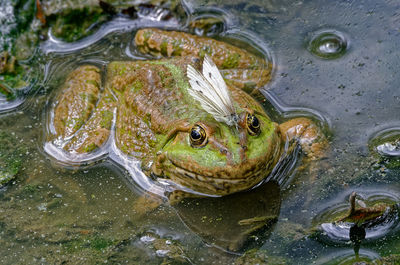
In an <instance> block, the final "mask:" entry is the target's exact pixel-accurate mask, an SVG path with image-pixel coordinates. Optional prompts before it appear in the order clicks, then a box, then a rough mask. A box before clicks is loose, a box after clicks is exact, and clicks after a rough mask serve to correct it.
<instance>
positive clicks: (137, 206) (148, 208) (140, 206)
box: [133, 192, 164, 217]
mask: <svg viewBox="0 0 400 265" xmlns="http://www.w3.org/2000/svg"><path fill="white" fill-rule="evenodd" d="M162 204H164V201H163V200H162V198H160V197H159V196H156V195H154V194H152V193H151V192H146V193H144V194H143V195H142V196H140V197H139V198H138V199H136V200H135V202H134V203H133V211H134V212H135V213H136V214H137V216H138V217H141V216H144V215H146V214H149V213H151V212H153V211H155V210H156V209H157V208H158V207H159V206H160V205H162Z"/></svg>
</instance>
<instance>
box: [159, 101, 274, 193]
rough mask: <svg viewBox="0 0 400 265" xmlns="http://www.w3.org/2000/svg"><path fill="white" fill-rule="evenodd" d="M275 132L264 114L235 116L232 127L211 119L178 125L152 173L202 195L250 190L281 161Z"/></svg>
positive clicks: (272, 124)
mask: <svg viewBox="0 0 400 265" xmlns="http://www.w3.org/2000/svg"><path fill="white" fill-rule="evenodd" d="M242 96H244V97H247V99H249V98H250V97H249V96H247V95H242ZM251 100H253V101H254V99H251ZM255 103H256V102H255ZM257 109H258V110H260V107H258V108H257ZM278 128H279V127H278V126H277V124H276V123H274V122H271V121H270V119H269V118H268V116H267V115H266V114H265V113H263V112H261V111H251V110H250V109H246V110H243V111H242V112H241V113H238V123H237V126H228V125H227V124H226V123H224V122H217V121H216V120H215V119H212V117H208V118H207V117H206V118H202V119H201V120H199V121H197V122H194V123H189V122H187V121H182V122H181V123H177V124H176V125H175V126H174V128H173V129H172V130H171V131H170V133H169V135H167V136H166V139H165V141H164V143H163V146H162V148H161V150H159V152H158V153H157V158H156V161H155V163H154V164H153V166H152V171H153V173H155V174H156V175H162V176H165V177H168V178H169V179H171V180H172V181H173V182H175V183H178V184H180V185H182V186H184V187H188V188H190V189H192V190H194V191H196V192H201V193H206V194H212V195H226V194H230V193H234V192H237V191H242V190H247V189H250V188H251V187H253V186H255V185H256V184H258V183H259V182H260V181H262V180H263V179H264V178H265V177H266V176H267V175H268V174H269V173H270V172H271V170H272V168H273V167H274V166H275V164H276V163H277V161H278V160H279V158H280V154H281V137H280V133H279V129H278Z"/></svg>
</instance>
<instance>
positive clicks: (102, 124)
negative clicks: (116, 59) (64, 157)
mask: <svg viewBox="0 0 400 265" xmlns="http://www.w3.org/2000/svg"><path fill="white" fill-rule="evenodd" d="M100 84H101V76H100V70H99V69H98V68H97V67H95V66H90V65H85V66H81V67H79V68H78V69H76V70H74V71H73V72H72V73H70V74H69V76H68V77H67V80H66V82H65V84H64V88H63V90H62V91H61V93H60V95H59V97H58V98H57V103H56V105H55V107H54V110H53V117H54V118H53V120H52V121H51V122H52V125H53V127H54V133H53V135H51V137H50V138H51V140H52V142H53V144H55V145H56V146H57V147H58V148H60V149H63V150H64V151H66V152H67V153H69V154H76V153H77V154H85V153H89V152H92V151H94V150H96V149H98V148H99V147H101V146H102V145H104V143H105V142H106V141H107V139H108V138H109V135H110V129H111V124H112V120H113V116H114V108H115V100H114V98H113V96H112V95H111V94H110V93H108V92H107V91H105V92H104V93H103V95H101V92H102V91H101V87H100Z"/></svg>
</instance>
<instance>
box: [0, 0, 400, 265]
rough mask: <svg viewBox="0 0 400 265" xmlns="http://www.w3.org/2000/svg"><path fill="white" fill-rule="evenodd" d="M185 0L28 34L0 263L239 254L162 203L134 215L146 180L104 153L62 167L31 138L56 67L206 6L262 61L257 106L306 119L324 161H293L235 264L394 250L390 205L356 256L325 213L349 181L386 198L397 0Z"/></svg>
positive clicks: (397, 95) (98, 60) (225, 33)
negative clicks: (264, 73) (266, 221)
mask: <svg viewBox="0 0 400 265" xmlns="http://www.w3.org/2000/svg"><path fill="white" fill-rule="evenodd" d="M185 8H186V10H187V12H188V17H187V18H186V19H183V20H182V21H180V22H179V21H177V20H174V19H172V20H168V21H159V20H158V19H157V18H156V17H153V18H149V17H142V18H139V19H136V20H130V19H127V18H116V19H114V20H112V21H111V22H108V23H106V24H104V25H103V26H102V27H101V28H100V30H98V31H97V32H96V33H94V34H92V35H90V36H89V37H86V38H84V39H82V40H81V41H78V42H74V43H64V42H62V41H60V40H57V39H56V38H54V37H53V36H52V35H50V36H49V39H48V40H47V41H45V42H42V43H41V46H40V50H39V51H38V53H39V54H40V55H41V56H39V57H40V58H38V59H37V61H35V64H34V65H33V66H32V67H34V69H36V73H37V82H36V83H35V85H34V88H32V91H35V92H32V93H30V94H29V95H28V96H26V98H24V99H25V102H24V103H23V104H22V105H20V106H19V107H17V108H15V109H14V110H12V111H7V112H5V113H3V114H1V116H0V128H1V130H3V131H6V132H9V133H10V134H11V135H12V136H13V137H14V138H15V139H16V142H17V143H19V144H20V145H23V146H24V148H25V149H24V152H23V154H21V156H22V157H23V163H22V165H23V166H22V169H21V171H20V173H19V174H18V175H17V178H16V180H15V181H14V182H12V183H11V184H9V185H7V186H6V187H5V188H2V189H1V190H0V205H1V206H0V213H1V215H0V246H1V247H0V261H1V262H0V263H2V264H17V263H18V264H30V263H37V264H41V263H42V264H58V263H63V262H67V263H68V262H70V263H72V264H75V263H76V264H86V263H88V264H93V263H103V262H108V263H111V264H113V263H128V264H144V263H149V264H160V263H162V262H163V261H165V262H167V261H169V262H172V263H173V264H190V263H192V264H229V263H234V262H235V260H237V258H238V257H239V255H236V254H229V253H227V252H224V251H223V250H221V249H219V248H216V247H213V246H210V245H209V244H207V243H205V242H204V241H203V240H202V238H201V233H199V231H197V230H196V229H194V228H193V225H191V224H190V222H189V221H188V218H187V217H186V219H185V217H184V215H183V214H182V213H179V212H177V211H176V209H174V208H172V207H170V206H168V205H163V206H161V207H159V208H157V209H156V210H154V211H151V212H148V213H146V214H144V215H143V214H141V213H140V210H139V209H138V208H137V206H135V202H140V196H141V194H142V192H143V190H142V188H143V187H146V184H143V183H142V184H140V185H138V184H137V183H136V182H135V181H133V179H135V180H136V181H137V180H140V179H141V174H140V172H139V173H138V171H137V168H135V167H134V166H132V165H125V167H121V166H117V165H116V164H115V163H113V162H111V161H110V160H105V161H103V162H99V163H96V164H95V165H94V166H90V167H87V168H78V167H76V168H69V169H64V168H63V167H62V166H60V165H58V164H57V163H55V161H54V160H53V159H50V158H49V156H48V155H47V154H46V153H45V152H44V147H43V143H44V137H45V131H46V119H47V116H46V115H47V113H48V110H49V108H50V105H51V102H52V100H53V98H54V96H55V95H56V93H57V88H58V87H60V85H61V84H62V82H63V80H64V79H65V76H66V74H67V73H68V72H70V71H72V70H73V69H74V68H76V67H77V66H78V65H81V64H84V63H92V64H95V65H99V66H103V65H106V64H107V63H108V62H110V61H113V60H119V59H137V58H140V55H138V54H137V53H136V51H135V47H134V46H133V42H132V38H133V36H134V33H135V31H136V29H138V28H141V27H144V26H146V27H148V26H154V27H162V28H165V27H167V28H170V29H178V30H181V29H183V30H186V29H187V25H188V23H189V21H191V20H196V19H197V18H199V17H207V16H212V17H217V18H220V19H222V21H224V24H223V26H221V27H218V28H216V29H215V30H216V32H219V31H221V30H222V32H220V34H219V37H222V38H225V39H230V40H235V39H241V40H242V41H244V42H245V43H250V44H251V45H252V46H253V47H254V49H257V50H259V51H261V52H263V53H264V54H266V55H267V56H269V57H270V59H271V60H272V61H273V64H274V69H273V71H274V72H273V79H272V82H271V83H269V84H268V85H267V86H266V88H265V90H264V91H263V94H264V95H265V97H266V98H267V101H266V102H264V105H265V107H266V109H267V111H268V113H269V114H270V115H271V116H272V117H274V118H276V119H277V121H278V122H281V121H284V120H287V119H290V118H291V117H295V116H309V117H312V118H314V119H315V120H316V121H317V122H319V124H320V125H321V126H322V127H324V130H325V132H326V133H327V135H328V136H329V141H330V148H329V150H327V151H326V158H325V159H323V160H321V161H312V162H310V164H309V165H308V167H306V168H305V169H304V170H297V171H296V172H295V173H294V175H293V176H292V177H291V179H290V183H288V184H287V185H286V186H284V187H281V190H280V209H279V211H278V212H279V214H278V219H277V222H276V223H275V224H274V225H273V226H272V227H270V229H268V231H265V234H264V237H262V236H260V241H262V242H261V243H259V246H258V247H257V250H256V252H255V253H256V254H254V253H253V254H252V255H250V253H249V254H247V256H251V257H250V258H248V259H247V262H248V264H255V263H256V262H257V258H260V259H261V260H263V261H264V262H265V263H271V264H274V263H275V264H276V263H278V264H279V263H280V264H282V263H288V264H311V263H315V264H353V263H354V262H356V261H367V262H371V261H372V260H376V259H379V258H381V257H386V256H390V255H392V254H399V253H400V239H399V235H400V234H399V233H400V232H399V224H398V219H399V217H398V213H397V212H396V211H393V212H394V213H393V212H391V213H390V214H388V216H389V217H388V218H387V219H385V221H384V222H382V223H379V224H377V225H376V226H374V227H371V228H366V229H365V233H366V235H365V239H363V240H362V241H361V245H360V246H359V248H360V249H359V251H358V252H359V256H358V258H357V257H356V255H355V251H354V244H353V243H352V242H350V237H349V230H350V227H349V225H342V226H340V225H333V224H331V222H332V221H334V220H335V216H337V215H338V214H339V213H343V212H346V210H347V208H348V207H349V205H348V198H349V195H350V194H351V193H352V192H353V191H356V192H357V193H358V194H359V196H360V198H361V199H362V200H363V201H364V202H365V203H366V204H367V206H372V205H373V204H374V203H376V202H384V203H387V204H388V205H396V204H398V203H400V195H399V194H400V184H399V179H400V168H399V164H400V163H399V159H400V158H399V149H400V144H399V139H400V120H399V117H400V88H399V84H400V76H399V75H398V69H400V58H399V55H400V53H399V52H398V51H399V48H400V47H399V46H400V3H397V1H372V0H371V1H328V0H326V1H322V0H320V1H251V2H240V1H229V3H226V1H221V2H220V1H188V2H186V3H185ZM250 49H251V48H250ZM0 103H1V102H0ZM125 162H126V161H125ZM126 168H128V170H127V169H126ZM396 213H397V215H396ZM224 218H227V219H229V218H231V216H229V215H228V216H224ZM232 218H233V216H232ZM321 224H322V225H321ZM222 229H223V228H222ZM316 231H317V232H316ZM237 262H239V261H237ZM393 264H396V263H393Z"/></svg>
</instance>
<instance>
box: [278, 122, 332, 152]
mask: <svg viewBox="0 0 400 265" xmlns="http://www.w3.org/2000/svg"><path fill="white" fill-rule="evenodd" d="M279 127H280V130H281V133H282V137H284V138H285V139H284V140H286V138H288V139H289V140H291V139H298V141H299V143H300V145H301V148H302V151H303V152H304V153H305V154H306V156H307V158H309V159H311V160H314V159H318V158H321V157H323V156H324V154H325V150H326V148H327V147H328V141H327V139H326V137H325V136H324V134H323V133H322V131H321V128H319V127H318V126H317V125H316V124H315V123H314V122H312V121H311V120H310V119H307V118H303V117H302V118H295V119H293V120H289V121H287V122H284V123H282V124H281V125H279Z"/></svg>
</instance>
